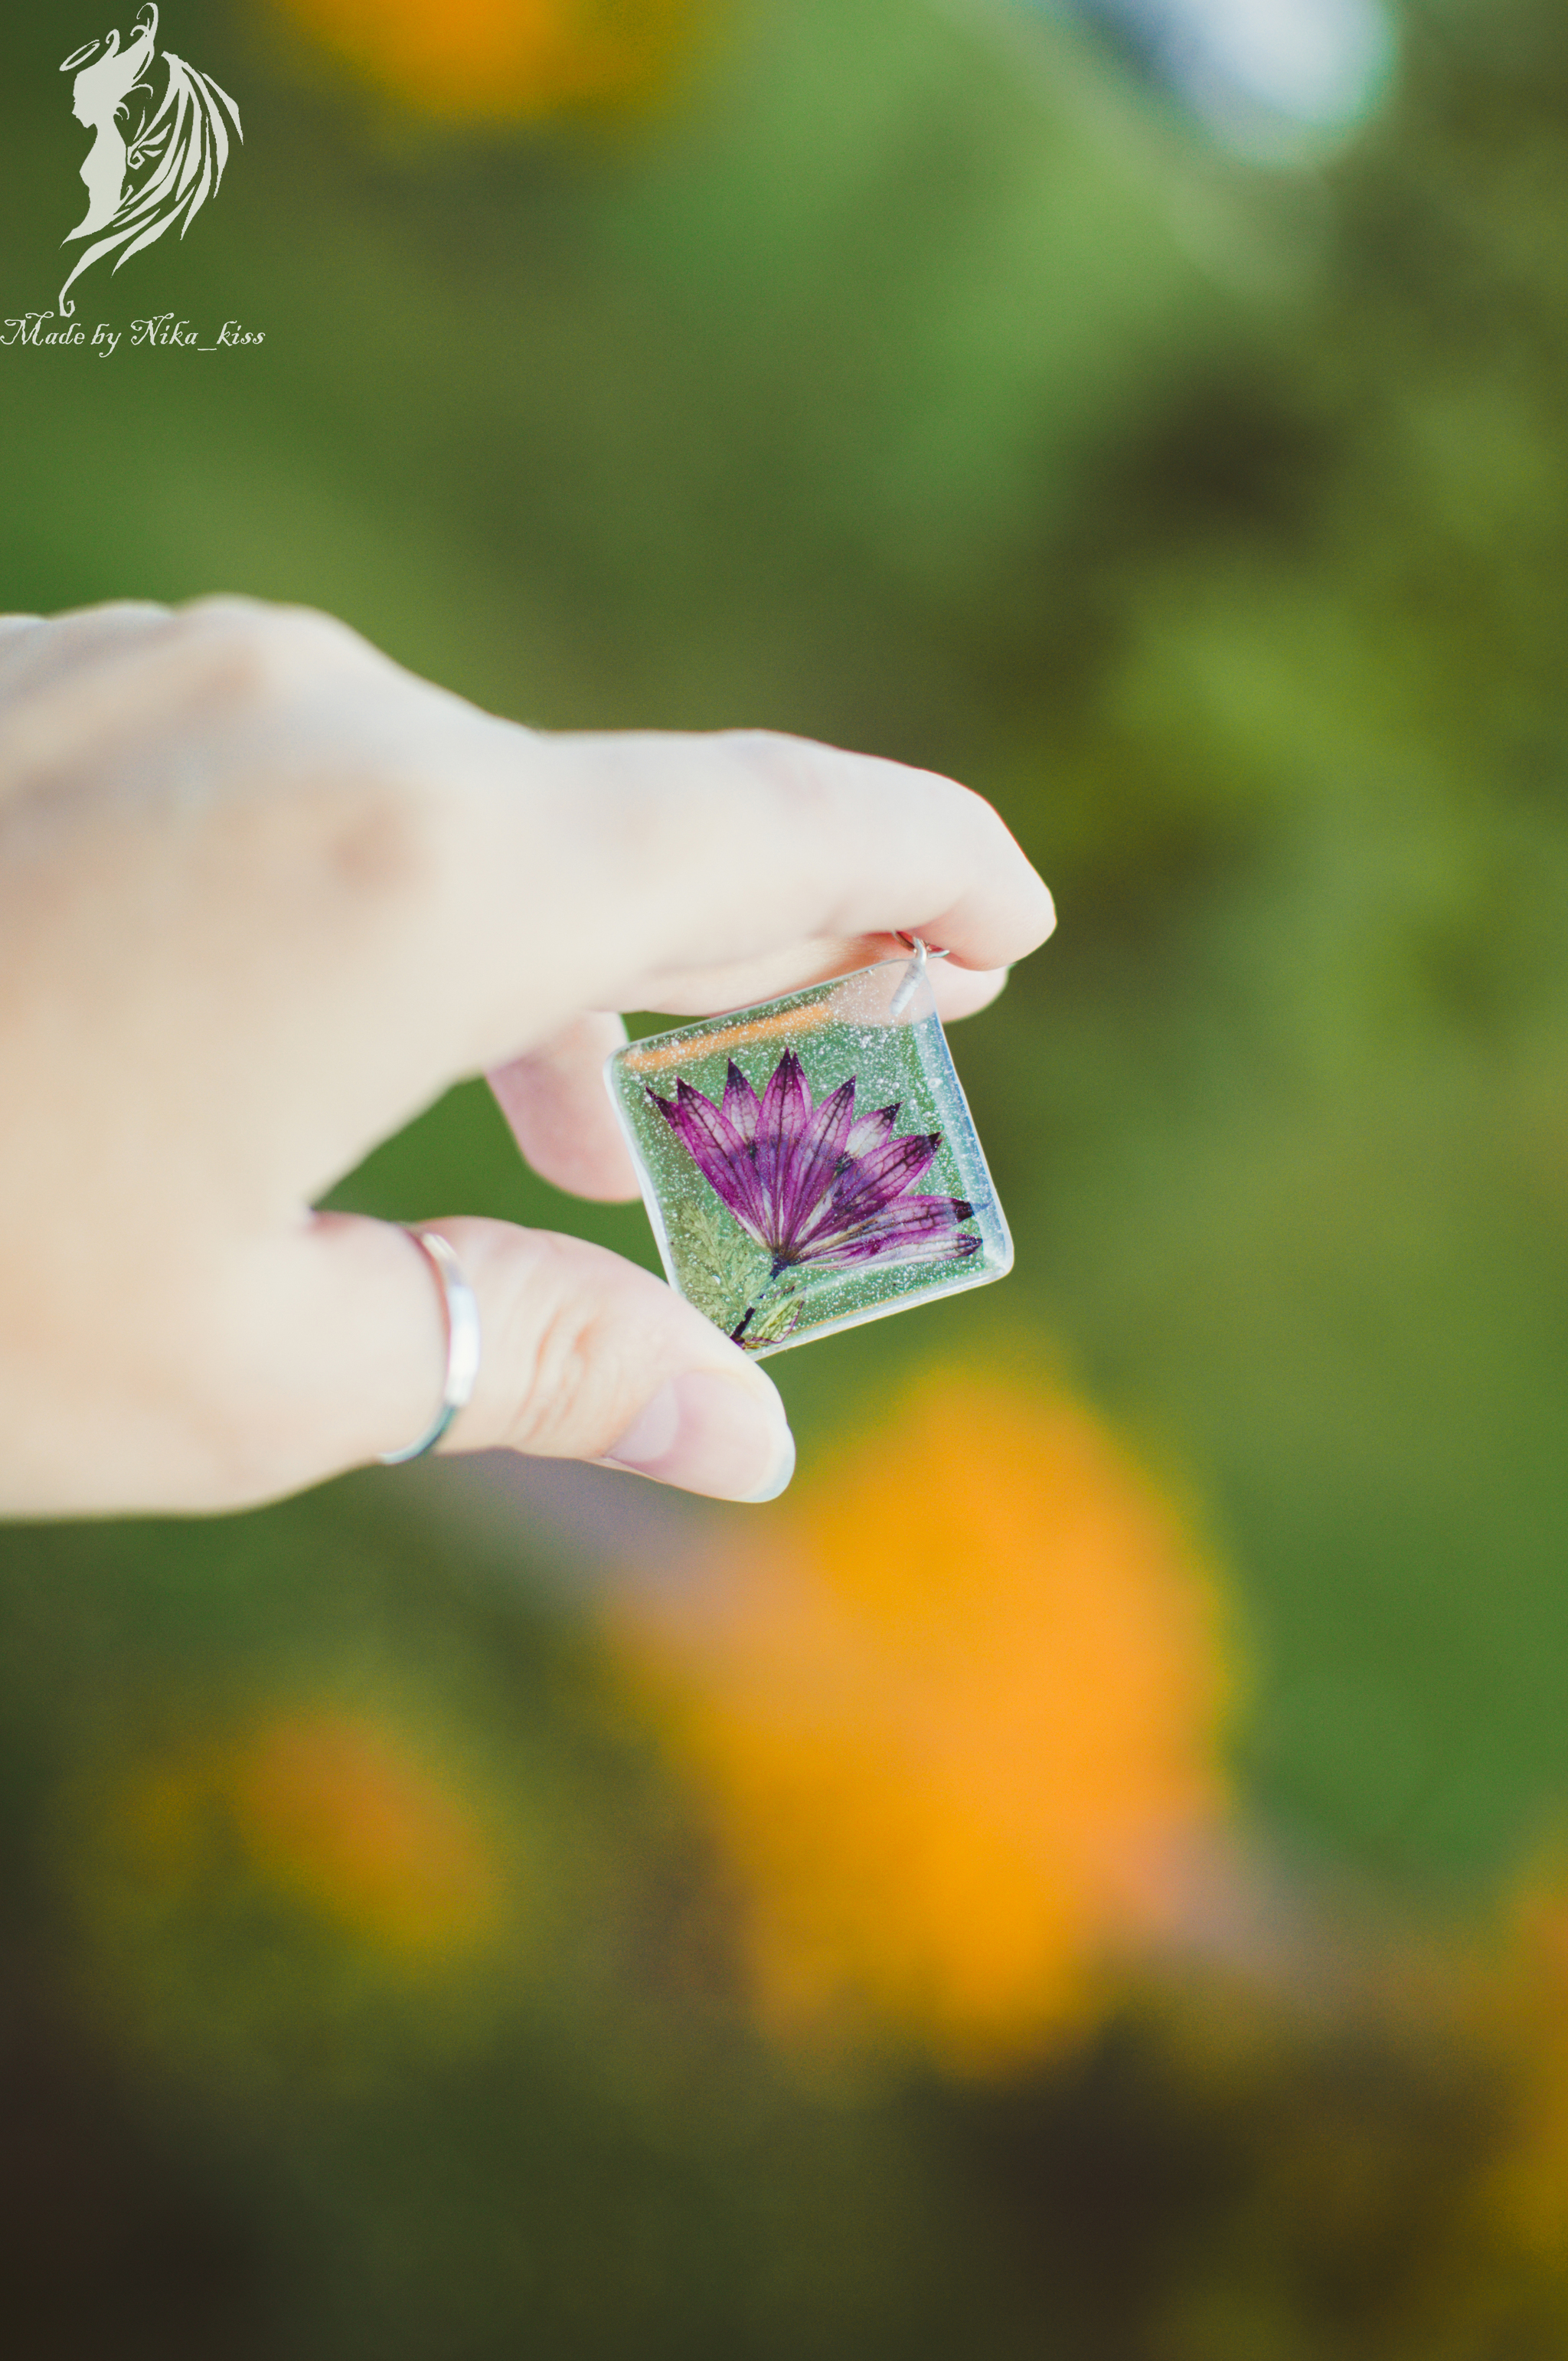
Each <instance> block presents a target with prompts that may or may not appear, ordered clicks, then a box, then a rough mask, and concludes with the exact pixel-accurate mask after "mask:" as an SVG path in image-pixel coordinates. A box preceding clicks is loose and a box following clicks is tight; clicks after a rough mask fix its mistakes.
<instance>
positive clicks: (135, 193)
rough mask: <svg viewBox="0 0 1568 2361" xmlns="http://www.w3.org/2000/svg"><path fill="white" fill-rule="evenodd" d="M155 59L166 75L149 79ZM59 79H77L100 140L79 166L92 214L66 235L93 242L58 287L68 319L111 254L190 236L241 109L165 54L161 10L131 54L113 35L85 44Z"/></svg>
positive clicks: (87, 120)
mask: <svg viewBox="0 0 1568 2361" xmlns="http://www.w3.org/2000/svg"><path fill="white" fill-rule="evenodd" d="M155 60H156V61H157V63H158V64H159V65H160V66H161V67H162V68H163V69H164V71H163V72H162V73H161V74H160V75H159V77H158V79H159V81H160V82H161V83H162V93H163V94H162V96H161V98H159V94H158V86H157V82H155V81H153V80H152V79H149V77H151V76H152V75H153V74H154V71H155ZM60 72H61V73H74V74H75V76H76V81H75V83H74V84H73V86H72V92H71V113H72V115H75V117H76V120H77V121H78V123H82V124H85V126H86V127H87V129H88V130H89V131H92V132H94V133H95V134H96V135H97V136H96V137H95V138H94V139H93V145H92V148H90V149H89V151H88V156H87V160H86V162H85V163H84V164H83V165H82V179H83V180H84V181H86V183H87V211H86V213H85V214H84V215H83V216H82V220H81V221H79V222H78V223H77V225H76V227H75V228H74V229H73V230H71V232H70V234H69V236H67V237H66V238H65V240H64V243H65V244H66V245H67V246H69V245H70V244H71V240H72V239H73V238H79V237H85V238H91V239H92V240H93V244H92V245H91V246H89V247H88V248H87V250H86V252H85V253H84V254H83V255H82V258H81V260H80V261H79V262H78V263H77V265H76V268H75V269H74V270H73V271H72V272H71V277H70V278H69V279H68V280H66V282H65V285H64V286H63V287H62V288H61V289H60V315H61V317H62V318H69V317H70V316H71V313H73V312H74V311H75V309H76V306H75V304H74V303H72V302H71V300H70V298H71V288H72V287H73V286H74V284H75V283H76V281H77V280H79V279H80V278H81V276H82V272H83V271H84V270H86V269H89V268H90V266H91V265H92V264H93V263H94V262H97V261H99V260H100V259H101V258H102V257H103V256H104V255H105V254H115V253H116V252H117V253H118V254H119V261H118V262H116V263H115V269H116V270H118V269H120V267H121V265H122V264H124V263H126V262H128V261H129V260H130V258H131V257H132V255H133V254H139V253H140V252H141V250H142V248H143V247H146V246H151V245H152V243H153V242H154V240H155V239H157V238H160V237H161V236H163V234H164V232H165V230H170V229H172V228H173V227H174V225H175V224H176V223H177V222H178V224H179V225H180V235H181V237H183V236H184V235H185V233H186V231H187V230H188V229H189V228H190V226H191V224H192V221H193V220H194V219H195V217H196V215H197V214H199V213H200V212H201V210H202V207H203V205H204V204H205V203H206V202H207V199H208V198H209V197H213V196H215V195H216V194H217V192H218V183H219V182H220V181H221V180H222V179H223V176H224V166H225V164H226V163H227V162H228V156H229V131H228V126H229V125H230V124H231V123H232V124H233V126H234V132H235V137H236V139H243V138H244V137H245V134H244V132H243V131H242V130H241V129H240V126H239V109H238V107H237V106H236V104H235V103H234V101H233V99H232V98H231V97H230V96H229V94H228V93H227V91H226V90H220V89H219V88H218V85H217V83H216V82H214V81H212V80H211V79H210V77H209V76H208V75H206V74H204V73H198V72H197V71H196V69H195V67H194V66H188V65H187V64H186V62H185V60H184V59H183V58H177V57H176V56H175V55H174V52H173V50H172V49H165V50H164V52H163V55H162V58H161V59H159V55H158V10H157V9H156V8H155V7H153V6H152V5H150V0H148V5H147V6H146V7H144V8H143V9H142V10H141V13H140V14H139V16H137V20H136V23H135V24H134V25H133V27H131V37H130V38H129V40H128V41H127V42H126V46H125V48H124V49H122V48H121V47H120V37H119V34H118V33H117V32H112V33H110V34H109V35H108V37H107V38H106V39H104V40H96V41H87V42H84V43H83V45H82V48H81V49H77V50H75V51H73V52H72V54H71V56H70V57H68V58H67V59H66V60H65V63H64V64H63V65H62V66H61V67H60Z"/></svg>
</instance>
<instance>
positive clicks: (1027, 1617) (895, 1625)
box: [617, 1370, 1226, 2066]
mask: <svg viewBox="0 0 1568 2361" xmlns="http://www.w3.org/2000/svg"><path fill="white" fill-rule="evenodd" d="M726 1535H727V1538H726V1540H725V1541H724V1543H722V1544H720V1545H719V1546H718V1548H717V1549H716V1550H715V1551H714V1552H713V1553H712V1554H711V1556H710V1557H709V1558H708V1560H707V1561H706V1562H705V1563H704V1564H703V1565H701V1566H700V1567H698V1568H696V1569H694V1570H693V1573H692V1576H691V1579H690V1580H689V1581H687V1582H685V1583H684V1584H682V1585H681V1586H680V1587H679V1592H678V1595H677V1596H671V1595H670V1594H669V1593H668V1592H664V1593H653V1592H652V1591H651V1590H650V1589H649V1588H648V1587H642V1586H640V1587H637V1588H636V1589H635V1590H634V1591H633V1593H632V1594H631V1596H630V1599H629V1600H628V1602H627V1603H626V1604H624V1605H623V1607H622V1608H621V1609H620V1610H619V1612H618V1618H617V1632H618V1639H619V1643H620V1647H621V1649H622V1650H623V1652H624V1653H625V1655H626V1658H627V1660H628V1661H629V1662H630V1664H633V1665H634V1666H635V1667H636V1670H637V1674H638V1676H639V1678H640V1679H641V1681H642V1682H643V1683H644V1684H646V1685H648V1686H651V1687H652V1690H653V1692H654V1694H655V1696H656V1697H657V1699H658V1708H657V1709H658V1711H659V1712H660V1713H661V1715H662V1718H663V1723H664V1726H665V1728H666V1730H667V1731H668V1733H669V1736H670V1740H671V1743H672V1745H673V1747H674V1751H675V1752H676V1754H677V1757H678V1758H679V1759H680V1760H681V1761H683V1762H684V1763H685V1765H686V1766H687V1767H688V1769H689V1770H690V1772H691V1773H693V1774H694V1775H695V1777H696V1780H697V1782H698V1783H699V1784H700V1785H701V1787H702V1788H703V1789H704V1790H705V1791H706V1793H707V1795H708V1796H709V1797H710V1798H711V1804H712V1809H713V1811H714V1814H715V1816H716V1818H717V1823H718V1829H719V1831H720V1834H721V1837H722V1839H723V1841H724V1843H725V1845H726V1848H727V1850H728V1852H729V1856H730V1858H731V1859H732V1861H734V1863H735V1864H736V1866H737V1868H738V1869H739V1871H740V1873H741V1877H742V1881H743V1883H744V1886H745V1889H746V1892H747V1894H748V1895H749V1897H750V1904H749V1910H750V1916H749V1924H750V1936H751V1953H752V1958H753V1960H754V1964H755V1969H756V1972H757V1976H758V1980H759V1984H760V1987H761V1992H762V1998H763V2001H764V2004H765V2006H766V2008H767V2010H768V2012H769V2014H770V2015H771V2016H772V2017H773V2020H774V2021H775V2023H778V2024H780V2025H784V2026H791V2025H793V2026H801V2025H803V2024H806V2025H810V2024H817V2025H821V2024H823V2023H825V2022H827V2021H830V2020H832V2019H833V2018H835V2017H837V2018H838V2019H839V2021H840V2022H841V2021H842V2020H843V2018H844V2016H845V2014H846V2012H850V2013H854V2012H858V2013H860V2014H861V2015H866V2014H869V2015H872V2017H874V2018H880V2019H881V2020H882V2021H883V2022H884V2023H886V2024H888V2025H891V2026H895V2027H898V2028H901V2029H902V2030H903V2031H905V2033H906V2034H913V2035H915V2036H916V2037H919V2038H922V2039H924V2040H925V2041H927V2043H928V2044H930V2045H931V2046H932V2047H934V2048H936V2049H937V2050H938V2052H939V2053H940V2054H942V2055H943V2056H944V2057H946V2058H947V2059H949V2060H951V2061H954V2062H960V2063H969V2064H972V2065H977V2066H984V2065H987V2064H990V2063H1003V2062H1005V2061H1006V2060H1007V2059H1010V2058H1012V2057H1014V2056H1016V2055H1018V2054H1019V2053H1020V2052H1024V2051H1026V2050H1028V2049H1029V2048H1033V2047H1035V2046H1036V2045H1038V2044H1039V2043H1041V2042H1042V2041H1044V2040H1047V2039H1048V2038H1050V2037H1053V2036H1055V2035H1057V2034H1058V2033H1059V2032H1060V2030H1061V2029H1062V2028H1063V2027H1065V2026H1069V2025H1070V2024H1071V2023H1072V2022H1073V2021H1074V2020H1075V2019H1076V2018H1078V2017H1080V2015H1081V2014H1082V2013H1083V2011H1084V2010H1085V2009H1086V2007H1088V2006H1089V2005H1091V2002H1092V1998H1093V1993H1094V1990H1095V1978H1094V1974H1093V1970H1094V1966H1095V1963H1096V1962H1097V1960H1100V1959H1102V1957H1103V1956H1104V1955H1105V1954H1106V1952H1107V1951H1109V1950H1113V1949H1118V1948H1121V1947H1124V1946H1125V1945H1127V1944H1129V1943H1136V1942H1137V1941H1139V1940H1141V1939H1144V1938H1148V1937H1150V1936H1152V1935H1154V1934H1157V1932H1158V1931H1159V1930H1161V1929H1162V1928H1163V1927H1165V1925H1166V1924H1167V1921H1168V1917H1169V1916H1170V1915H1171V1914H1172V1912H1173V1910H1174V1909H1175V1908H1176V1907H1177V1906H1178V1903H1179V1893H1178V1889H1179V1883H1180V1863H1181V1861H1182V1858H1183V1856H1184V1853H1185V1852H1186V1850H1187V1849H1188V1847H1189V1846H1190V1843H1191V1841H1192V1839H1194V1838H1195V1837H1196V1836H1198V1835H1199V1834H1200V1833H1201V1830H1202V1828H1204V1826H1205V1825H1206V1824H1207V1823H1209V1822H1210V1821H1211V1820H1212V1817H1213V1816H1214V1815H1215V1814H1216V1813H1217V1811H1218V1810H1219V1808H1220V1806H1221V1803H1222V1797H1223V1790H1222V1782H1221V1778H1220V1775H1219V1772H1218V1770H1217V1767H1216V1737H1217V1730H1218V1727H1219V1721H1220V1717H1221V1712H1222V1708H1223V1698H1224V1695H1225V1689H1226V1683H1225V1679H1224V1675H1223V1666H1222V1662H1221V1652H1220V1648H1219V1643H1218V1639H1217V1634H1216V1618H1215V1613H1214V1597H1213V1592H1212V1585H1211V1583H1210V1581H1209V1578H1208V1576H1206V1574H1205V1572H1204V1570H1203V1568H1202V1566H1201V1562H1200V1559H1199V1554H1198V1552H1197V1551H1196V1549H1195V1547H1194V1544H1193V1543H1192V1540H1191V1538H1190V1535H1189V1534H1188V1532H1186V1530H1185V1529H1184V1526H1183V1523H1182V1521H1181V1519H1180V1518H1179V1516H1178V1515H1177V1513H1176V1512H1175V1510H1173V1509H1172V1507H1171V1505H1170V1504H1169V1503H1168V1501H1167V1500H1165V1499H1162V1498H1161V1496H1160V1494H1159V1493H1158V1491H1157V1489H1156V1488H1155V1487H1154V1486H1153V1485H1152V1484H1151V1482H1150V1481H1149V1480H1148V1478H1147V1477H1146V1476H1144V1475H1143V1474H1142V1473H1140V1471H1139V1470H1138V1469H1137V1468H1136V1467H1135V1466H1134V1464H1133V1463H1132V1461H1131V1460H1130V1459H1129V1458H1128V1457H1127V1456H1126V1455H1125V1454H1124V1452H1123V1451H1122V1450H1121V1449H1120V1448H1119V1447H1118V1446H1117V1444H1115V1443H1114V1442H1113V1440H1112V1438H1111V1436H1110V1435H1109V1434H1108V1433H1107V1432H1106V1431H1105V1429H1104V1427H1103V1426H1102V1424H1101V1423H1100V1422H1098V1421H1097V1420H1096V1419H1095V1418H1094V1417H1093V1416H1092V1415H1091V1413H1090V1412H1089V1411H1087V1410H1085V1409H1084V1408H1083V1407H1082V1406H1081V1405H1080V1404H1079V1403H1078V1402H1076V1401H1074V1400H1070V1399H1069V1398H1068V1397H1067V1396H1066V1395H1064V1394H1061V1393H1040V1392H1037V1391H1034V1390H1030V1389H1025V1388H1023V1387H1020V1386H1017V1385H1011V1384H1005V1383H1001V1382H998V1381H997V1380H995V1379H994V1378H981V1377H978V1376H975V1375H972V1374H968V1373H965V1372H961V1371H956V1370H949V1371H942V1372H937V1373H934V1374H931V1375H928V1376H927V1377H926V1378H924V1379H923V1380H922V1381H921V1382H920V1383H919V1384H917V1385H916V1387H915V1388H914V1389H912V1390H911V1391H909V1392H908V1393H907V1394H906V1395H905V1397H904V1398H903V1399H902V1400H899V1401H898V1402H897V1403H896V1405H895V1407H894V1410H893V1411H892V1413H891V1415H889V1416H888V1417H886V1418H885V1419H883V1420H880V1421H879V1422H877V1423H876V1424H875V1425H874V1426H873V1427H872V1428H870V1429H868V1430H867V1431H866V1432H865V1433H862V1434H861V1435H859V1436H857V1437H856V1439H855V1440H854V1442H853V1444H851V1445H850V1446H849V1447H847V1448H846V1449H844V1450H843V1451H841V1452H840V1453H839V1455H838V1456H837V1457H836V1458H835V1459H834V1460H833V1461H832V1462H831V1463H830V1464H828V1465H827V1466H824V1467H823V1468H822V1470H821V1472H820V1473H818V1474H817V1475H816V1476H814V1477H810V1478H808V1479H806V1481H805V1482H803V1483H801V1484H800V1485H798V1486H797V1488H796V1490H795V1493H794V1494H792V1496H791V1499H790V1500H789V1501H788V1502H787V1503H785V1504H784V1506H783V1507H782V1508H781V1509H780V1510H776V1511H773V1512H772V1513H771V1514H770V1515H769V1517H768V1518H767V1520H766V1521H762V1522H759V1521H758V1519H757V1517H756V1514H755V1512H751V1514H750V1515H749V1516H747V1517H746V1518H745V1519H744V1520H742V1519H740V1518H737V1519H736V1520H735V1521H733V1522H732V1523H729V1524H727V1527H726Z"/></svg>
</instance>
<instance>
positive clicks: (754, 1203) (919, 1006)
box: [605, 957, 1013, 1356]
mask: <svg viewBox="0 0 1568 2361" xmlns="http://www.w3.org/2000/svg"><path fill="white" fill-rule="evenodd" d="M605 1071H606V1080H607V1081H608V1082H609V1092H610V1096H611V1098H612V1099H613V1100H614V1102H615V1105H616V1109H617V1112H618V1113H619V1115H620V1121H621V1125H622V1127H623V1128H624V1130H625V1133H626V1137H627V1139H628V1141H629V1142H630V1148H631V1153H632V1157H633V1159H634V1160H635V1162H636V1166H637V1170H638V1174H639V1177H640V1179H641V1183H642V1193H643V1196H644V1198H645V1199H646V1201H647V1205H648V1212H649V1215H650V1218H651V1219H652V1224H653V1227H654V1230H655V1232H656V1234H657V1235H658V1240H659V1250H660V1252H661V1254H662V1255H663V1260H664V1268H665V1271H666V1272H667V1273H668V1275H669V1279H670V1283H671V1285H672V1286H673V1287H674V1289H675V1290H677V1292H678V1293H680V1294H681V1295H684V1296H685V1299H686V1301H687V1302H688V1303H693V1304H695V1305H696V1308H697V1310H698V1311H699V1312H703V1313H704V1314H705V1315H706V1317H707V1318H708V1319H709V1320H711V1321H712V1322H713V1323H714V1325H715V1326H716V1327H718V1328H721V1329H722V1330H723V1331H724V1333H725V1334H726V1335H727V1336H732V1337H733V1338H734V1339H735V1340H736V1342H737V1343H738V1344H740V1345H742V1346H743V1347H744V1348H745V1349H746V1350H747V1351H748V1352H752V1353H755V1354H757V1355H758V1356H762V1355H763V1354H767V1353H778V1352H783V1351H784V1349H785V1347H786V1346H788V1345H804V1344H806V1343H808V1342H809V1341H810V1340H811V1338H813V1337H814V1336H820V1335H823V1334H826V1333H827V1332H828V1330H829V1329H833V1328H853V1327H856V1326H858V1325H859V1324H860V1323H861V1321H862V1320H878V1319H881V1318H882V1316H883V1314H884V1313H885V1312H902V1311H905V1309H906V1308H907V1307H908V1306H909V1305H911V1304H915V1303H925V1302H928V1301H930V1300H931V1298H932V1297H934V1296H938V1295H948V1294H951V1293H952V1292H953V1291H954V1290H957V1289H959V1288H966V1287H983V1286H984V1285H985V1284H986V1282H987V1281H988V1280H990V1279H1001V1278H1003V1276H1004V1275H1005V1273H1006V1272H1007V1271H1008V1270H1009V1269H1010V1268H1011V1267H1012V1262H1013V1241H1012V1239H1011V1238H1010V1237H1009V1235H1008V1234H1007V1224H1006V1223H1005V1222H1004V1221H1003V1217H1002V1208H1001V1206H1000V1205H999V1204H998V1203H997V1202H996V1191H995V1190H994V1189H993V1188H992V1182H991V1175H990V1173H989V1172H988V1171H987V1170H986V1165H985V1159H984V1157H983V1156H982V1155H981V1147H980V1141H979V1140H978V1139H977V1138H976V1137H975V1130H974V1125H973V1124H972V1122H971V1121H970V1112H969V1108H968V1106H967V1105H966V1104H965V1103H964V1094H963V1092H962V1090H961V1088H960V1087H959V1078H958V1076H957V1074H956V1073H955V1072H954V1071H953V1061H952V1059H951V1057H950V1056H949V1055H948V1045H947V1041H946V1039H945V1038H944V1037H943V1033H942V1027H941V1020H940V1019H939V1017H938V1015H937V1009H936V1004H935V1002H934V1001H933V999H932V996H931V987H930V983H929V982H928V980H927V973H926V968H925V962H924V961H923V960H922V959H920V958H918V957H916V958H915V959H904V958H900V959H894V960H886V961H882V962H881V963H879V965H877V966H876V967H868V968H861V969H860V970H859V971H858V972H856V973H855V974H853V975H846V976H839V977H837V978H836V979H835V980H834V981H833V982H832V983H823V984H816V985H813V986H812V987H811V988H810V989H809V990H807V991H806V992H795V993H791V994H789V995H788V997H787V998H785V999H784V1000H771V1001H768V1002H767V1003H765V1004H764V1005H762V1007H758V1008H743V1009H740V1010H738V1011H737V1012H736V1013H735V1014H734V1015H733V1016H718V1017H711V1018H707V1019H705V1020H704V1021H703V1022H702V1023H700V1024H696V1025H685V1026H682V1027H680V1028H679V1030H678V1031H675V1032H673V1033H656V1034H654V1035H652V1037H651V1038H649V1039H647V1040H644V1041H636V1042H632V1043H631V1044H630V1046H629V1047H628V1048H626V1049H620V1050H618V1051H617V1052H616V1054H615V1056H614V1057H612V1058H611V1059H610V1060H609V1063H608V1065H607V1067H606V1070H605Z"/></svg>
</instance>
